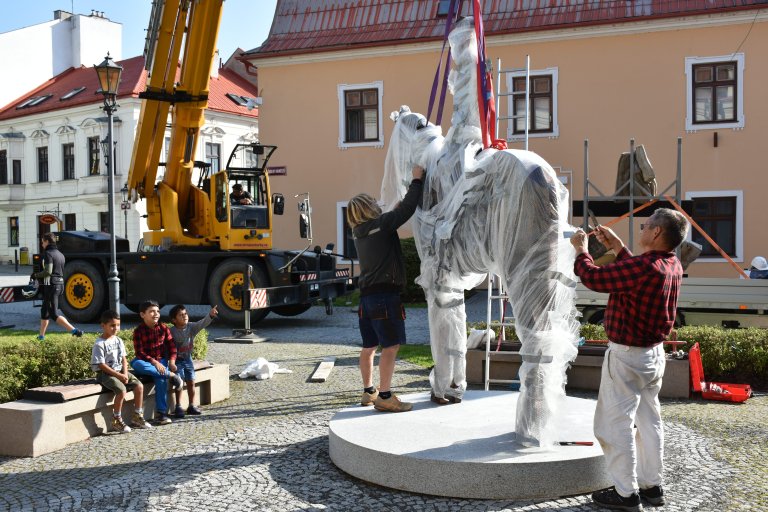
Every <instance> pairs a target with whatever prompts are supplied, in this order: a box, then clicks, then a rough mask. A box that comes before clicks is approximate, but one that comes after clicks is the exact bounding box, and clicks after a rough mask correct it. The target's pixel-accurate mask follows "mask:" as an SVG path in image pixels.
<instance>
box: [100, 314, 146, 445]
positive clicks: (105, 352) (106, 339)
mask: <svg viewBox="0 0 768 512" xmlns="http://www.w3.org/2000/svg"><path fill="white" fill-rule="evenodd" d="M99 323H101V336H99V337H98V338H96V342H95V343H94V344H93V350H92V351H91V368H93V371H95V372H96V382H98V383H99V384H101V385H102V386H104V387H105V388H107V389H109V390H110V391H113V392H114V393H115V404H114V405H113V407H112V414H113V417H112V430H113V431H115V432H130V431H131V427H133V428H150V427H151V426H152V425H150V424H149V423H147V422H146V420H144V409H143V408H142V405H143V402H144V385H143V384H142V383H141V381H140V380H139V379H137V378H136V376H134V375H133V374H132V373H128V359H127V358H126V357H125V344H124V343H123V340H121V339H120V338H118V337H117V333H118V331H120V315H118V314H117V312H116V311H113V310H111V309H110V310H107V311H105V312H104V313H102V314H101V319H100V322H99ZM128 390H133V397H134V398H133V399H134V402H133V403H134V413H133V416H132V418H131V427H129V426H128V425H126V424H125V422H124V421H123V417H122V409H123V401H124V400H125V395H126V393H127V392H128Z"/></svg>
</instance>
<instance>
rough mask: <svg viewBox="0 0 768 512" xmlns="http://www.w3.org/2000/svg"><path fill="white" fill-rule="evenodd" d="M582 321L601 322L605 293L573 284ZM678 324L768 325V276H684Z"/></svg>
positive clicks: (678, 307)
mask: <svg viewBox="0 0 768 512" xmlns="http://www.w3.org/2000/svg"><path fill="white" fill-rule="evenodd" d="M576 296H577V299H576V307H577V308H578V309H579V310H580V311H581V312H582V315H583V317H582V321H584V322H587V323H595V324H599V323H602V320H603V315H604V312H605V306H606V304H607V303H608V294H607V293H599V292H594V291H592V290H589V289H587V288H586V287H585V286H584V285H582V284H581V283H578V285H577V286H576ZM677 310H678V319H677V322H676V323H677V324H678V325H715V326H722V327H768V315H766V312H767V311H768V279H734V278H715V277H685V278H683V284H682V287H681V288H680V297H679V299H678V303H677Z"/></svg>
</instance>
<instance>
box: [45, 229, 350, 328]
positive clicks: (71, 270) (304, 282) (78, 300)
mask: <svg viewBox="0 0 768 512" xmlns="http://www.w3.org/2000/svg"><path fill="white" fill-rule="evenodd" d="M58 237H59V243H58V247H59V250H61V252H62V253H63V254H64V255H65V256H66V259H67V262H66V266H65V267H64V297H63V300H61V301H60V307H61V310H62V312H63V313H64V315H65V316H66V317H67V318H68V319H70V320H72V321H74V322H92V321H94V320H96V319H98V317H99V315H100V314H101V312H102V311H104V309H106V308H107V307H108V300H107V297H108V279H109V277H108V275H109V267H110V253H109V251H107V250H105V249H106V248H107V247H108V243H109V235H108V234H106V233H95V232H81V231H63V232H60V233H58ZM127 249H128V242H127V240H124V239H119V240H117V254H116V261H117V271H118V278H119V279H120V302H121V304H124V305H125V306H126V307H127V308H128V309H130V310H132V311H134V312H137V311H138V308H139V305H140V304H141V303H142V302H144V301H146V300H148V299H153V300H155V301H157V302H158V303H159V304H161V305H173V304H185V305H195V304H196V305H217V306H218V308H219V316H220V317H221V318H222V319H223V320H225V321H228V322H230V323H240V322H242V321H243V312H244V311H245V310H250V311H251V314H250V316H251V318H250V320H251V322H254V323H255V322H258V321H259V320H261V319H262V318H264V317H265V316H266V315H267V314H268V313H270V312H274V313H276V314H278V315H281V316H295V315H299V314H301V313H303V312H305V311H306V310H308V309H309V308H310V307H311V306H312V304H314V303H315V302H317V301H322V302H324V303H325V306H326V313H328V314H331V313H332V312H333V306H332V301H333V299H334V298H336V297H340V296H343V295H346V294H348V293H350V292H351V291H352V290H354V289H355V287H356V279H355V278H354V277H353V276H352V275H351V271H350V269H347V268H337V267H336V258H337V256H338V255H336V254H332V253H328V252H325V251H321V250H319V248H317V249H315V250H309V251H295V250H288V251H283V250H278V249H268V250H262V251H236V252H235V251H221V250H215V249H208V250H206V249H204V248H201V249H198V250H191V249H184V250H167V251H151V252H145V251H137V252H131V251H128V250H127ZM249 266H250V268H251V272H250V280H251V281H250V283H249V284H248V286H245V283H246V277H245V276H246V275H247V273H248V267H249ZM252 289H260V290H264V293H263V297H264V298H265V300H264V301H263V302H262V304H259V305H256V307H254V306H252V305H251V304H250V299H249V295H250V293H249V290H252ZM249 306H250V307H249Z"/></svg>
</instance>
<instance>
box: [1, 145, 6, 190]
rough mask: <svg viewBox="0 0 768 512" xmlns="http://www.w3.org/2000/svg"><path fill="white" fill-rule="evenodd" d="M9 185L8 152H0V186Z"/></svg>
mask: <svg viewBox="0 0 768 512" xmlns="http://www.w3.org/2000/svg"><path fill="white" fill-rule="evenodd" d="M7 184H8V150H6V149H3V150H0V185H7Z"/></svg>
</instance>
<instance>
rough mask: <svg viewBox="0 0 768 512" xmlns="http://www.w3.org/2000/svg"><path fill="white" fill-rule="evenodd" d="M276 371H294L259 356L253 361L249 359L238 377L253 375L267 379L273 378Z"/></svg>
mask: <svg viewBox="0 0 768 512" xmlns="http://www.w3.org/2000/svg"><path fill="white" fill-rule="evenodd" d="M276 373H293V371H292V370H288V369H287V368H280V367H279V365H278V364H277V363H271V362H269V361H267V360H266V359H264V358H263V357H258V358H256V359H255V360H253V361H248V363H246V365H245V368H243V371H242V372H240V373H239V374H238V377H240V378H241V379H247V378H248V377H253V378H255V379H256V380H267V379H271V378H272V376H273V375H275V374H276Z"/></svg>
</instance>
